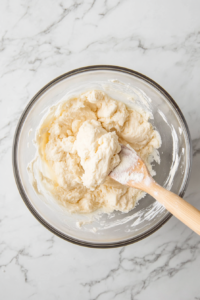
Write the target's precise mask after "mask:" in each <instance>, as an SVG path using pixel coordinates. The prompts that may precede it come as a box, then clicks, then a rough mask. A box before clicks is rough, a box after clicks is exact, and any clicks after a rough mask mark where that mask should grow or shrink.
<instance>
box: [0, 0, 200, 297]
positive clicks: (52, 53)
mask: <svg viewBox="0 0 200 300" xmlns="http://www.w3.org/2000/svg"><path fill="white" fill-rule="evenodd" d="M199 11H200V2H199V1H198V0H192V1H189V0H185V1H180V0H173V1H172V0H169V1H159V0H153V1H148V0H144V1H131V0H119V1H117V0H116V1H112V0H105V1H104V0H103V1H101V0H88V1H83V0H78V1H75V0H69V1H64V0H60V1H53V0H44V1H25V0H9V1H8V0H2V1H1V4H0V179H1V186H0V299H6V300H10V299H20V300H23V299H32V300H40V299H42V300H45V299H48V300H55V299H82V300H84V299H85V300H88V299H90V300H92V299H93V300H94V299H95V300H97V299H98V300H107V299H109V300H110V299H116V300H118V299H127V300H129V299H130V300H133V299H134V300H143V299H163V300H168V299H176V300H177V299H181V300H184V299H185V300H186V299H194V300H199V299H200V284H199V278H200V238H199V237H198V236H197V235H196V234H194V233H192V232H191V230H189V229H188V228H186V227H185V226H184V225H183V224H181V223H180V222H179V221H178V220H176V219H175V218H174V217H172V218H171V219H170V221H168V223H167V224H165V225H164V226H163V227H162V228H161V229H160V230H158V231H157V232H156V233H154V234H153V235H152V236H150V237H148V238H146V239H145V240H143V241H141V242H139V243H137V244H133V245H130V246H127V247H124V248H119V249H109V250H97V249H89V248H81V247H78V246H75V245H72V244H69V243H67V242H65V241H63V240H61V239H59V238H58V237H56V236H54V235H53V234H52V233H50V232H49V231H47V230H46V229H45V228H44V227H43V226H42V225H40V224H39V223H38V222H37V221H36V220H35V219H34V217H33V216H32V215H31V213H30V212H29V211H28V210H27V208H26V207H25V205H24V203H23V201H22V200H21V198H20V195H19V193H18V191H17V188H16V185H15V182H14V178H13V175H12V162H11V148H12V140H13V134H14V130H15V127H16V124H17V121H18V119H19V117H20V115H21V113H22V111H23V109H24V107H25V106H26V104H27V103H28V101H29V100H30V98H31V97H32V96H33V95H34V94H35V93H36V92H37V91H38V90H39V89H40V88H41V87H42V86H43V85H44V84H46V83H47V82H48V81H50V80H52V79H53V78H55V77H56V76H59V75H60V74H62V73H64V72H67V71H69V70H71V69H74V68H78V67H81V66H85V65H92V64H113V65H119V66H124V67H128V68H132V69H134V70H136V71H139V72H141V73H144V74H145V75H147V76H149V77H151V78H152V79H154V80H155V81H157V82H158V83H159V84H160V85H162V86H163V87H164V88H165V89H166V90H167V91H168V92H169V93H170V94H171V95H172V97H173V98H174V99H175V100H176V102H177V103H178V105H179V107H180V108H181V110H182V111H183V113H184V115H185V118H186V120H187V122H188V125H189V128H190V132H191V136H192V146H193V167H192V173H191V179H190V183H189V186H188V189H187V192H186V195H185V199H186V200H187V201H189V202H191V203H192V204H193V205H195V206H196V207H197V208H199V209H200V184H199V183H200V181H199V174H200V171H199V170H200V84H199V70H200V18H199Z"/></svg>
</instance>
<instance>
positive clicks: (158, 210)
mask: <svg viewBox="0 0 200 300" xmlns="http://www.w3.org/2000/svg"><path fill="white" fill-rule="evenodd" d="M99 82H102V83H103V84H102V85H101V86H102V89H104V88H105V86H106V83H107V87H108V86H109V84H111V83H114V82H116V83H119V85H120V84H121V83H123V84H124V85H125V86H126V87H127V86H128V87H129V88H130V89H131V88H133V89H134V88H136V89H137V91H140V92H142V93H145V94H146V96H147V97H146V98H147V100H148V101H149V98H150V99H151V103H149V105H150V108H151V110H152V113H153V115H154V119H153V120H152V124H153V126H155V127H156V128H157V130H158V131H159V133H160V135H161V139H162V146H161V148H160V149H159V153H160V157H161V163H160V165H158V164H156V165H155V166H154V169H155V171H156V176H155V180H156V181H157V182H158V183H159V184H160V185H162V186H164V187H166V188H167V189H170V190H171V191H172V192H174V193H176V194H178V195H180V196H181V197H182V196H183V195H184V192H185V189H186V186H187V182H188V178H189V173H190V166H191V142H190V134H189V130H188V126H187V124H186V121H185V119H184V117H183V115H182V113H181V111H180V109H179V107H178V106H177V104H176V103H175V101H174V100H173V99H172V97H171V96H170V95H169V94H168V93H167V92H166V91H165V90H164V89H163V88H162V87H160V86H159V85H158V84H157V83H156V82H154V81H153V80H151V79H150V78H148V77H146V76H144V75H142V74H140V73H138V72H135V71H133V70H129V69H126V68H122V67H117V66H108V65H105V66H104V65H99V66H89V67H84V68H80V69H76V70H73V71H70V72H68V73H66V74H63V75H61V76H59V77H57V78H56V79H54V80H52V81H51V82H50V83H48V84H47V85H46V86H44V87H43V88H42V89H41V90H40V91H39V92H38V93H37V94H36V95H35V96H34V97H33V98H32V100H31V101H30V102H29V104H28V105H27V107H26V109H25V110H24V112H23V114H22V116H21V118H20V120H19V123H18V126H17V129H16V133H15V137H14V143H13V169H14V176H15V180H16V184H17V186H18V189H19V192H20V194H21V196H22V199H23V200H24V202H25V204H26V205H27V207H28V208H29V210H30V211H31V212H32V214H33V215H34V216H35V217H36V218H37V219H38V221H40V222H41V223H42V224H43V225H44V226H45V227H46V228H48V229H49V230H50V231H52V232H53V233H55V234H56V235H58V236H59V237H61V238H63V239H65V240H67V241H69V242H72V243H75V244H78V245H82V246H88V247H96V248H111V247H118V246H123V245H128V244H131V243H133V242H137V241H140V240H141V239H143V238H145V237H147V236H148V235H150V234H152V233H153V232H155V231H156V230H157V229H159V228H160V227H161V226H162V225H163V224H164V223H165V222H166V221H167V220H169V218H170V217H171V214H170V213H169V212H168V211H167V210H165V209H164V207H163V206H162V205H160V204H159V203H158V202H156V200H154V199H153V198H152V197H151V196H149V195H146V196H145V198H143V199H141V200H140V201H139V203H138V205H137V206H136V207H135V208H134V209H133V210H132V211H130V212H129V213H121V212H116V211H115V212H113V213H111V214H109V215H108V214H100V215H99V217H97V218H96V217H95V219H94V222H92V223H90V222H88V216H84V215H70V214H69V213H67V212H65V211H63V210H62V209H61V208H60V207H59V205H57V203H56V202H54V201H48V199H45V198H44V196H42V195H38V194H36V193H35V191H34V189H33V187H32V185H31V183H30V180H29V177H28V173H27V165H28V163H29V162H30V161H31V160H32V159H33V158H34V156H35V153H36V148H35V146H34V144H33V143H32V140H33V139H34V136H35V131H36V128H37V126H38V124H39V122H40V120H41V119H42V117H43V115H44V114H45V113H46V112H47V109H48V108H49V107H50V106H52V105H53V104H55V103H56V102H58V101H59V100H60V99H61V98H62V97H63V96H64V95H65V94H66V93H67V92H70V91H74V92H77V93H79V92H81V91H83V89H84V88H85V89H88V88H90V87H92V85H93V86H94V83H95V85H96V83H99ZM108 94H109V91H108ZM116 97H117V94H116ZM116 97H115V98H116ZM148 97H149V98H148ZM118 100H123V99H118ZM90 217H91V216H90ZM80 219H81V220H82V223H83V224H84V225H83V226H82V227H81V228H78V227H77V221H79V220H80Z"/></svg>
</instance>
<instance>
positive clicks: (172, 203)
mask: <svg viewBox="0 0 200 300" xmlns="http://www.w3.org/2000/svg"><path fill="white" fill-rule="evenodd" d="M148 193H149V194H150V195H151V196H153V197H154V198H155V199H156V200H157V201H158V202H160V203H162V204H163V205H164V207H165V208H166V209H167V210H168V211H169V212H171V213H172V214H173V215H174V216H175V217H176V218H177V219H179V220H180V221H182V222H183V223H184V224H185V225H187V226H188V227H189V228H191V229H192V230H193V231H195V232H196V233H197V234H199V235H200V211H199V210H198V209H196V208H195V207H194V206H192V205H191V204H189V203H188V202H186V201H185V200H184V199H182V198H180V197H179V196H177V195H176V194H174V193H172V192H170V191H168V190H166V189H164V188H163V187H161V186H160V185H158V184H157V183H156V182H155V181H154V180H153V181H152V183H151V185H150V186H149V187H148Z"/></svg>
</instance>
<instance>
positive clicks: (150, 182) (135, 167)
mask: <svg viewBox="0 0 200 300" xmlns="http://www.w3.org/2000/svg"><path fill="white" fill-rule="evenodd" d="M121 148H122V149H121V152H120V153H119V155H120V158H121V162H120V164H119V165H118V166H117V167H116V168H115V169H113V170H112V171H111V173H110V174H109V176H110V177H111V178H113V179H114V180H116V181H118V182H120V183H122V184H125V185H128V186H131V187H134V188H137V189H140V190H143V191H145V192H146V193H148V194H150V195H151V196H152V197H154V198H155V199H156V200H157V201H158V202H160V203H161V204H162V205H163V206H164V207H165V208H166V209H167V210H168V211H169V212H170V213H171V214H173V215H174V216H175V217H176V218H177V219H179V220H180V221H181V222H183V223H184V224H185V225H187V226H188V227H189V228H191V229H192V230H193V231H194V232H196V233H197V234H199V235H200V211H199V210H198V209H196V208H195V207H194V206H192V205H191V204H189V203H188V202H186V201H185V200H184V199H182V198H181V197H179V196H178V195H176V194H174V193H172V192H170V191H168V190H166V189H165V188H163V187H162V186H160V185H159V184H158V183H156V182H155V180H154V179H153V178H152V177H151V175H150V174H149V171H148V169H147V167H146V165H145V163H144V162H143V161H142V159H141V158H140V157H139V156H138V155H137V153H136V152H135V151H134V150H133V149H132V148H130V147H127V146H124V145H121Z"/></svg>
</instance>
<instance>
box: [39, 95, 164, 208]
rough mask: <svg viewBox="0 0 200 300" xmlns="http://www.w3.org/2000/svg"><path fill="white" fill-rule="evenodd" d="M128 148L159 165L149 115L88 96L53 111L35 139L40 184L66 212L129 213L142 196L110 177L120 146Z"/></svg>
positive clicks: (157, 143) (157, 141) (157, 139)
mask: <svg viewBox="0 0 200 300" xmlns="http://www.w3.org/2000/svg"><path fill="white" fill-rule="evenodd" d="M119 143H122V144H124V145H126V144H129V145H130V146H131V147H132V148H134V149H135V150H136V152H137V153H138V154H139V155H140V156H141V158H142V159H143V160H144V162H145V163H146V164H147V166H148V169H149V171H150V173H151V174H152V175H154V172H153V170H152V167H151V162H152V161H153V160H157V161H158V162H159V154H158V151H157V150H156V149H158V148H159V147H160V145H161V139H160V135H159V133H158V132H157V131H156V130H154V128H153V126H152V125H151V124H150V123H149V122H148V114H146V113H144V114H143V113H141V112H139V111H136V110H133V109H130V108H128V107H126V105H125V104H124V103H122V102H119V101H116V100H113V99H111V98H109V97H108V96H107V95H106V94H105V93H104V92H102V91H96V90H94V91H89V92H87V93H85V94H82V95H80V96H79V97H76V98H72V99H70V100H68V101H65V102H62V103H60V104H57V105H55V106H54V107H52V108H51V109H50V112H49V113H48V115H47V116H46V117H45V119H44V120H43V121H42V123H41V124H40V127H39V129H38V131H37V135H36V144H37V147H38V156H39V159H40V160H41V162H42V163H43V164H44V165H45V171H42V170H44V168H43V169H42V170H41V171H40V172H41V173H40V180H41V181H42V184H43V185H44V186H45V188H46V189H47V190H48V191H50V193H51V194H52V195H53V196H54V197H55V199H56V200H57V201H59V203H60V204H62V205H63V206H65V207H66V208H67V209H68V210H69V211H70V212H78V213H89V212H93V211H95V210H97V209H99V208H102V209H103V211H105V212H111V211H113V210H119V211H123V212H128V211H129V210H131V209H132V208H133V207H134V206H135V204H136V202H137V200H139V199H141V198H142V197H143V196H144V192H142V191H140V190H137V189H134V188H130V187H127V186H123V185H121V184H120V183H117V182H115V181H114V180H112V179H111V178H109V177H108V174H109V172H110V171H111V170H112V169H113V168H114V167H115V166H117V165H118V164H119V163H120V158H119V155H118V153H119V152H120V149H121V147H120V144H119Z"/></svg>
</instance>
